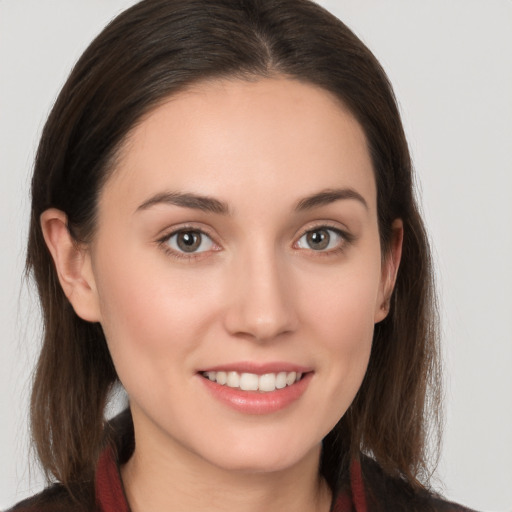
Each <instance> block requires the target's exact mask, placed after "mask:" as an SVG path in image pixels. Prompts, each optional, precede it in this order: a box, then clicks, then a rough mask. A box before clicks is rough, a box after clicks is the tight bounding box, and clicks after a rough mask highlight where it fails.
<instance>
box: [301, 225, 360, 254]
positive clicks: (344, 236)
mask: <svg viewBox="0 0 512 512" xmlns="http://www.w3.org/2000/svg"><path fill="white" fill-rule="evenodd" d="M315 231H332V232H334V233H335V234H336V235H337V236H339V237H340V238H341V241H340V243H339V245H338V247H335V248H333V249H328V250H319V251H315V250H314V249H304V250H309V251H310V252H311V253H313V254H314V257H320V258H322V257H329V256H335V255H338V254H340V253H343V252H344V251H346V249H347V246H349V245H351V244H352V243H353V242H354V241H355V236H354V235H352V234H350V233H348V232H347V231H344V230H342V229H340V228H339V227H336V226H333V225H330V224H318V225H317V226H310V227H308V228H307V229H305V230H304V231H302V233H301V235H300V236H299V237H298V239H297V241H296V242H295V243H294V246H296V245H297V244H298V242H299V240H301V239H302V238H303V237H304V236H306V235H307V234H308V233H314V232H315ZM299 250H300V248H299Z"/></svg>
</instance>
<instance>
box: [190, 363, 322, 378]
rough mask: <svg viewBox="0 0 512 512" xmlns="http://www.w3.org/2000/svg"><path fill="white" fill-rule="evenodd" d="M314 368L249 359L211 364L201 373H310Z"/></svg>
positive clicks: (200, 371) (202, 369)
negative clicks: (251, 360)
mask: <svg viewBox="0 0 512 512" xmlns="http://www.w3.org/2000/svg"><path fill="white" fill-rule="evenodd" d="M312 370H313V368H311V367H307V366H300V365H297V364H292V363H285V362H277V361H276V362H272V363H255V362H249V361H241V362H238V363H227V364H222V365H217V366H209V367H207V368H201V370H199V373H202V372H237V373H254V374H256V375H265V374H266V373H279V372H287V373H289V372H297V373H309V372H311V371H312Z"/></svg>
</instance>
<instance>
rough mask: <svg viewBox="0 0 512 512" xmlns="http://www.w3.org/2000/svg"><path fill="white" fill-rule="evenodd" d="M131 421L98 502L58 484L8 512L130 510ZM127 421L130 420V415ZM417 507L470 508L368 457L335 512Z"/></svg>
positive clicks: (107, 463)
mask: <svg viewBox="0 0 512 512" xmlns="http://www.w3.org/2000/svg"><path fill="white" fill-rule="evenodd" d="M124 414H125V416H126V414H127V413H126V412H125V413H124ZM128 414H129V413H128ZM128 419H129V420H130V428H128V429H124V430H117V431H116V445H117V446H115V447H114V446H112V445H108V446H107V448H106V449H105V450H104V451H103V453H102V454H101V456H100V459H99V461H98V465H97V468H96V477H95V483H94V486H93V487H94V489H92V491H93V492H92V493H91V494H92V495H94V500H93V501H94V503H92V502H91V503H90V504H89V505H86V504H84V501H83V500H80V498H79V496H81V495H86V494H87V492H85V493H84V492H83V491H84V489H83V488H79V487H77V488H76V489H74V490H71V492H70V491H69V490H67V489H66V488H65V487H64V486H62V485H60V484H55V485H53V486H51V487H49V488H47V489H46V490H44V491H43V492H42V493H40V494H38V495H36V496H34V497H32V498H29V499H27V500H25V501H23V502H21V503H19V504H18V505H16V506H15V507H14V508H12V509H11V510H10V511H8V512H130V507H129V505H128V501H127V499H126V494H125V492H124V489H123V483H122V479H121V473H120V467H121V465H122V464H123V463H125V462H126V461H127V460H128V459H129V458H130V456H131V454H132V453H133V449H134V439H133V425H132V424H131V418H128ZM124 421H125V423H126V417H125V418H124ZM118 423H119V421H118ZM89 490H90V489H89ZM85 491H87V489H85ZM415 511H417V512H472V511H471V510H470V509H467V508H464V507H462V506H460V505H456V504H454V503H450V502H447V501H444V500H443V499H441V498H440V497H439V496H436V495H434V494H432V493H428V492H427V491H421V492H418V491H415V490H413V489H412V488H411V487H410V486H409V485H408V484H407V483H406V482H405V481H404V480H401V479H397V478H391V477H389V476H387V475H385V474H384V472H383V471H382V470H381V469H380V467H379V466H378V465H377V464H376V462H375V461H373V460H371V459H370V458H368V457H364V456H362V458H361V462H359V461H354V462H353V463H352V465H351V467H350V485H349V486H348V487H347V488H346V489H345V490H344V491H343V492H341V493H340V494H339V496H338V497H337V499H336V503H335V504H334V506H333V508H332V511H331V512H415ZM283 512H293V511H283Z"/></svg>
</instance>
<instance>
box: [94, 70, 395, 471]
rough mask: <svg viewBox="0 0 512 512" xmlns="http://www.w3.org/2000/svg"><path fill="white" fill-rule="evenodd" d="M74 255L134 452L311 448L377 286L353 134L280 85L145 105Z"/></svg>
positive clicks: (286, 463)
mask: <svg viewBox="0 0 512 512" xmlns="http://www.w3.org/2000/svg"><path fill="white" fill-rule="evenodd" d="M88 257H90V269H91V272H92V274H91V276H92V278H91V293H92V294H93V298H94V300H95V301H96V304H97V311H98V314H97V315H98V318H97V320H99V321H100V322H101V325H102V327H103V329H104V332H105V335H106V338H107V341H108V346H109V349H110V351H111V354H112V358H113V361H114V363H115V366H116V369H117V372H118V375H119V377H120V379H121V381H122V383H123V385H124V386H125V388H126V390H127V392H128V395H129V398H130V403H131V407H132V412H133V417H134V422H135V429H136V442H137V450H142V449H148V450H150V449H151V448H150V447H151V446H152V447H153V448H155V449H156V448H157V449H158V450H160V451H161V452H162V453H172V454H174V455H173V456H175V457H188V458H189V460H195V461H201V462H205V463H209V464H213V465H214V466H217V467H221V468H224V469H229V470H242V471H275V470H279V469H283V468H287V467H290V466H293V465H294V464H297V463H298V462H299V461H301V460H305V459H306V458H307V457H312V456H313V457H317V456H318V453H319V449H320V444H321V441H322V438H323V437H324V436H325V435H326V434H327V433H328V432H329V431H330V430H331V429H332V427H333V426H334V425H335V424H336V422H337V421H338V420H339V418H340V417H341V416H342V415H343V414H344V413H345V412H346V410H347V408H348V407H349V405H350V403H351V402H352V400H353V399H354V396H355V394H356V392H357V390H358V389H359V386H360V384H361V381H362V379H363V376H364V374H365V371H366V368H367V363H368V358H369V355H370V348H371V342H372V335H373V329H374V323H375V322H377V321H380V320H381V319H382V318H383V317H384V316H385V312H384V310H383V308H382V304H383V303H384V302H385V299H386V296H387V294H389V293H390V286H391V281H392V279H391V278H390V277H389V276H390V265H391V264H388V263H386V262H385V261H384V263H383V258H382V257H381V248H380V245H379V233H378V226H377V212H376V189H375V181H374V177H373V170H372V164H371V161H370V157H369V154H368V150H367V147H366V141H365V137H364V134H363V131H362V129H361V127H360V126H359V124H358V123H357V122H356V121H355V119H354V118H353V117H352V116H351V115H350V114H349V113H348V111H347V110H346V109H344V108H343V107H342V106H341V105H340V104H339V103H338V102H337V101H336V100H335V99H334V97H333V96H331V95H330V94H329V93H327V92H325V91H324V90H322V89H319V88H316V87H314V86H312V85H307V84H304V83H300V82H298V81H291V80H287V79H284V78H281V79H261V80H259V81H256V82H245V81H236V80H233V81H228V80H226V81H217V82H214V83H207V84H202V85H199V86H196V87H194V88H192V89H190V90H189V91H187V92H183V93H180V94H177V95H175V96H173V97H172V98H170V99H169V101H168V102H166V103H165V104H163V105H161V106H159V107H158V108H157V109H156V110H154V111H153V112H152V113H151V114H150V115H149V116H147V117H146V118H145V119H144V120H143V121H142V122H141V123H140V124H139V125H138V126H137V127H136V128H135V129H134V131H133V133H132V134H131V136H130V137H129V139H128V141H127V143H126V144H125V146H124V150H123V152H122V155H121V158H120V161H119V164H118V166H117V167H116V169H115V172H114V173H113V175H112V177H111V178H109V180H108V181H107V183H106V185H105V186H104V189H103V190H102V193H101V195H100V200H99V210H98V227H97V232H96V235H95V238H94V241H93V242H92V244H91V247H90V251H89V255H88ZM391 273H392V272H391ZM226 381H227V382H226ZM240 386H242V388H248V390H247V389H241V388H240ZM283 386H284V387H283ZM190 458H191V459H190Z"/></svg>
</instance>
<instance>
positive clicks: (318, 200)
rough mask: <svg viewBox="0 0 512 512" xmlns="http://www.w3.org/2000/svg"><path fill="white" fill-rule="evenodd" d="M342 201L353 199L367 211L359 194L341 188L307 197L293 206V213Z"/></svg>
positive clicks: (366, 205) (364, 202) (365, 204)
mask: <svg viewBox="0 0 512 512" xmlns="http://www.w3.org/2000/svg"><path fill="white" fill-rule="evenodd" d="M343 199H355V200H356V201H359V202H360V203H361V204H362V205H363V206H364V207H365V208H366V209H367V210H368V203H367V202H366V200H365V199H364V197H363V196H362V195H361V194H360V193H359V192H357V191H355V190H354V189H352V188H341V189H326V190H322V191H321V192H318V193H316V194H312V195H310V196H307V197H305V198H303V199H301V200H300V201H299V202H298V203H297V205H296V206H295V211H297V212H302V211H305V210H311V209H313V208H319V207H320V206H325V205H328V204H331V203H334V202H335V201H340V200H343Z"/></svg>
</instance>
